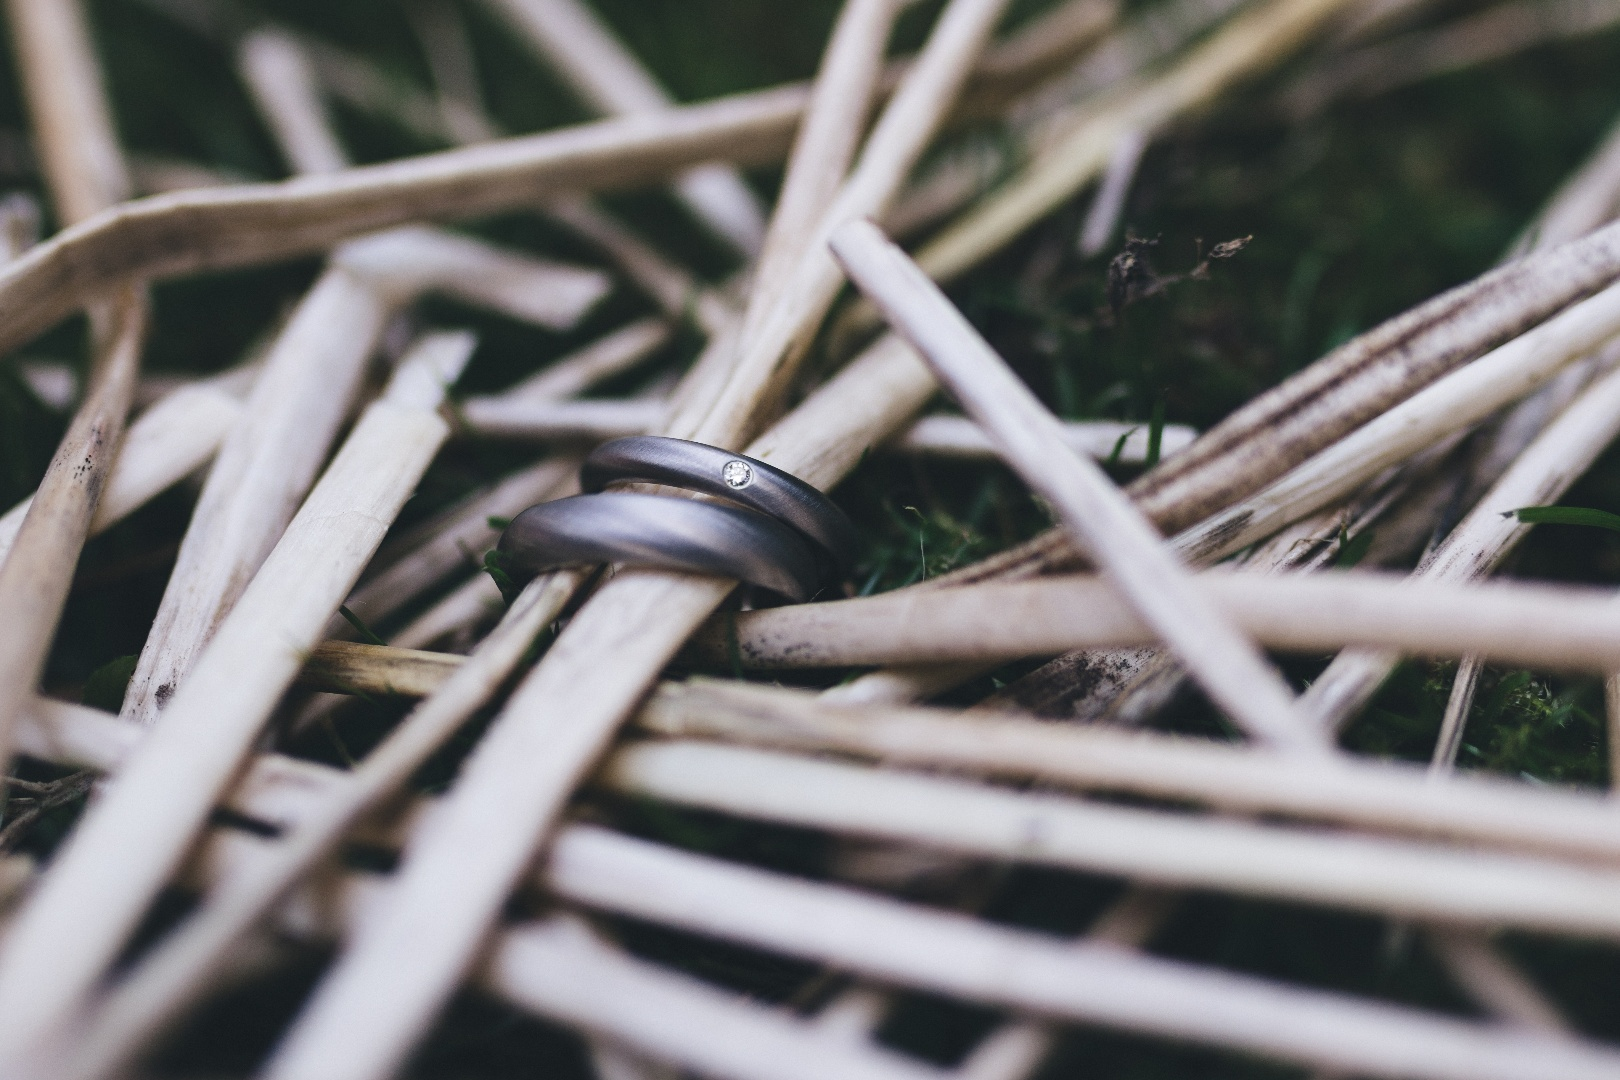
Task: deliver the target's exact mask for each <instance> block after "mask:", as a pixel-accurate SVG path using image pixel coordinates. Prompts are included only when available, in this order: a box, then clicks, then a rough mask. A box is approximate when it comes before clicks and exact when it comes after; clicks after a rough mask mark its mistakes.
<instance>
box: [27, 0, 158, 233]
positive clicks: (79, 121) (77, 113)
mask: <svg viewBox="0 0 1620 1080" xmlns="http://www.w3.org/2000/svg"><path fill="white" fill-rule="evenodd" d="M6 14H7V16H8V19H9V24H10V27H11V31H12V34H13V35H14V40H13V46H14V48H16V50H17V62H18V67H19V68H20V69H21V73H22V80H23V85H24V89H25V90H26V92H27V106H28V115H29V123H30V125H31V126H32V128H33V131H34V137H35V144H36V147H37V153H38V154H39V156H40V165H41V168H42V171H43V172H44V174H45V181H46V186H47V187H48V188H49V190H50V196H51V202H52V204H53V205H54V206H55V207H56V215H57V218H58V219H59V220H60V221H61V222H62V223H63V225H65V226H66V225H74V224H77V223H78V222H81V221H84V220H86V219H88V218H91V217H94V216H95V215H96V214H99V213H101V212H102V211H104V210H106V209H107V208H108V207H110V206H114V205H116V204H118V203H120V202H122V201H123V200H125V199H127V198H129V191H130V184H129V170H128V166H127V165H126V164H125V163H124V153H123V150H122V149H121V148H120V147H119V145H118V136H117V135H116V134H115V127H114V124H113V118H112V111H111V108H110V106H109V103H108V101H107V93H106V88H105V87H104V86H103V85H102V78H101V64H100V62H99V61H98V60H97V58H96V52H95V46H94V44H92V42H91V40H90V29H89V27H88V25H86V21H85V15H84V11H83V10H82V9H81V8H80V7H79V6H78V5H77V4H65V3H62V4H47V3H38V2H36V0H7V3H6Z"/></svg>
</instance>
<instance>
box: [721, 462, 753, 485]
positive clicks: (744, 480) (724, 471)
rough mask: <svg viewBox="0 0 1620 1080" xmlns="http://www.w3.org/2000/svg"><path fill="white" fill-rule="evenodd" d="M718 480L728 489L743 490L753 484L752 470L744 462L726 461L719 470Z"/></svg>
mask: <svg viewBox="0 0 1620 1080" xmlns="http://www.w3.org/2000/svg"><path fill="white" fill-rule="evenodd" d="M720 479H722V480H724V481H725V482H726V486H727V487H730V488H745V487H747V486H748V485H749V484H752V483H753V482H754V470H753V469H752V468H750V467H749V465H748V462H746V461H728V462H726V463H725V465H724V466H723V467H722V468H721V469H720Z"/></svg>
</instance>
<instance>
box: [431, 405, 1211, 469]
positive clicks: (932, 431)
mask: <svg viewBox="0 0 1620 1080" xmlns="http://www.w3.org/2000/svg"><path fill="white" fill-rule="evenodd" d="M666 412H667V407H666V406H664V405H663V404H662V403H660V402H656V401H572V402H565V401H540V400H532V399H528V398H518V397H516V396H515V395H508V394H492V395H488V396H483V397H471V398H467V399H466V400H465V401H463V402H462V403H461V408H460V410H459V414H460V417H461V419H462V420H463V421H465V427H466V430H467V431H468V432H470V433H472V434H475V435H480V436H484V437H486V438H506V439H524V440H533V441H536V442H549V441H552V440H566V439H586V440H590V441H606V440H608V439H616V438H619V437H620V436H623V435H639V434H642V433H644V432H648V431H652V430H655V429H657V427H658V425H659V422H660V420H661V419H662V418H663V416H664V415H665V413H666ZM1062 429H1063V441H1064V444H1065V445H1067V446H1068V447H1069V448H1070V449H1071V450H1073V451H1074V452H1075V453H1077V454H1085V455H1087V456H1089V457H1094V458H1096V459H1098V460H1099V461H1107V460H1109V459H1110V458H1112V457H1113V456H1114V451H1115V450H1116V449H1117V450H1118V451H1119V457H1118V459H1117V460H1118V461H1120V462H1122V463H1125V464H1140V463H1141V462H1143V461H1145V460H1146V459H1147V454H1148V438H1149V432H1148V429H1147V428H1146V427H1144V426H1143V425H1141V424H1128V423H1122V422H1120V421H1116V420H1071V421H1067V422H1065V423H1064V424H1063V425H1062ZM1197 435H1198V433H1197V432H1196V431H1195V430H1194V429H1192V428H1190V427H1187V426H1186V425H1184V424H1166V425H1165V426H1164V427H1163V429H1161V439H1160V448H1159V450H1160V454H1161V455H1162V456H1163V457H1168V456H1170V455H1171V454H1174V453H1178V452H1180V451H1181V450H1182V449H1184V448H1186V447H1187V446H1190V445H1191V444H1192V442H1193V440H1194V439H1195V438H1197ZM1121 440H1124V441H1123V442H1121ZM882 449H884V450H887V451H898V452H900V453H907V454H921V455H925V456H929V457H942V458H960V459H963V460H967V461H979V460H983V459H984V458H988V457H994V456H995V446H994V444H992V443H991V441H990V438H989V436H987V435H986V434H985V433H984V430H983V429H982V428H980V427H979V426H978V425H977V424H975V423H973V422H972V421H971V420H969V419H967V418H966V417H961V416H947V415H935V416H925V417H922V418H920V419H918V420H917V422H916V423H914V424H912V425H911V426H910V427H908V428H906V429H905V430H904V431H902V432H901V433H900V434H899V435H897V436H895V437H894V439H892V440H890V441H889V442H887V443H885V444H883V447H882Z"/></svg>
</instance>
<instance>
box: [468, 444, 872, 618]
mask: <svg viewBox="0 0 1620 1080" xmlns="http://www.w3.org/2000/svg"><path fill="white" fill-rule="evenodd" d="M621 481H640V482H644V483H653V484H666V485H669V486H672V487H680V488H685V489H687V490H690V491H697V492H701V493H703V494H705V495H715V496H719V497H720V498H723V499H725V500H727V503H725V504H722V503H713V502H698V501H696V500H693V499H679V498H670V497H667V496H663V495H642V494H636V493H632V492H604V491H603V489H604V488H606V487H607V486H608V485H609V484H613V483H618V482H621ZM579 483H580V488H581V489H582V490H583V491H584V492H586V494H583V495H575V496H572V497H570V498H566V499H556V500H554V501H552V502H544V503H540V504H539V505H538V506H531V507H529V509H527V510H525V511H523V513H521V514H519V515H518V516H517V517H515V518H513V519H512V523H511V524H510V525H508V526H507V527H506V531H505V532H504V533H502V534H501V539H500V544H499V545H498V546H499V549H500V551H501V553H502V554H503V555H504V556H505V557H506V559H507V562H508V565H509V566H511V567H512V568H513V569H515V570H518V571H522V572H526V573H531V574H537V573H540V572H542V571H545V570H553V569H556V568H558V567H562V566H578V565H596V564H599V563H621V564H624V565H627V566H639V567H654V568H658V569H663V570H680V571H684V572H687V573H694V574H707V575H711V576H714V577H724V578H734V579H736V580H738V581H743V582H747V583H748V584H750V585H757V586H759V587H761V588H764V589H769V590H770V591H772V592H775V593H780V594H781V595H783V596H786V597H789V598H790V599H793V600H799V601H804V600H808V599H810V598H811V597H812V596H814V595H815V594H816V593H817V592H818V591H819V590H820V589H821V588H822V587H823V586H824V585H825V584H827V583H828V582H830V581H836V580H839V579H842V578H843V577H845V576H847V575H848V573H849V571H850V569H851V567H852V564H853V562H854V558H855V552H856V545H857V537H856V533H855V527H854V526H853V525H852V524H851V523H850V520H849V518H847V517H845V516H844V512H843V511H842V510H840V509H838V507H837V506H835V505H834V504H833V502H832V500H830V499H828V498H827V497H826V496H825V495H823V494H822V493H821V492H819V491H817V490H816V489H815V488H813V487H811V486H810V485H809V484H807V483H805V482H804V481H803V480H800V479H799V478H798V477H796V476H794V475H792V474H791V473H786V472H783V471H782V470H781V469H778V468H775V467H773V466H770V465H767V464H765V462H763V461H759V460H757V459H755V458H751V457H746V456H744V455H742V454H733V453H731V452H730V451H727V450H722V449H720V448H719V447H715V446H709V445H707V444H705V443H697V442H688V441H687V440H685V439H666V438H660V437H658V436H653V435H635V436H631V437H629V438H624V439H614V440H613V441H611V442H607V443H603V444H602V445H601V446H599V447H597V448H596V449H595V450H593V451H592V452H591V454H590V456H589V457H587V458H586V459H585V463H584V464H583V465H582V466H581V467H580V471H579Z"/></svg>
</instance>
